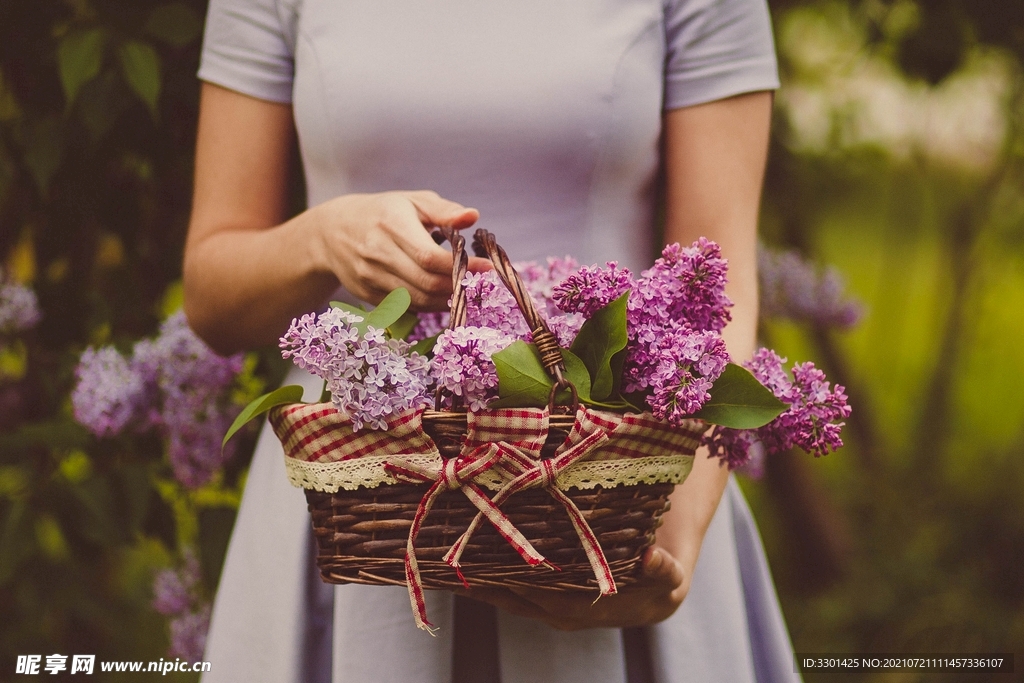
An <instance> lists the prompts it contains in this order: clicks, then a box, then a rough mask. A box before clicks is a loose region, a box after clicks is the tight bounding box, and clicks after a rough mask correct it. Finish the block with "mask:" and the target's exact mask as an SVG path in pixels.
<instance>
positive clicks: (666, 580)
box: [643, 546, 683, 590]
mask: <svg viewBox="0 0 1024 683" xmlns="http://www.w3.org/2000/svg"><path fill="white" fill-rule="evenodd" d="M643 569H644V583H649V584H650V585H659V584H660V585H664V586H665V587H667V588H668V589H669V590H675V589H676V588H677V587H678V586H680V585H682V583H683V566H682V565H681V564H679V561H678V560H676V558H674V557H672V556H671V555H670V554H669V553H668V551H666V550H665V549H664V548H659V547H657V546H651V547H650V548H648V549H647V552H646V553H644V559H643Z"/></svg>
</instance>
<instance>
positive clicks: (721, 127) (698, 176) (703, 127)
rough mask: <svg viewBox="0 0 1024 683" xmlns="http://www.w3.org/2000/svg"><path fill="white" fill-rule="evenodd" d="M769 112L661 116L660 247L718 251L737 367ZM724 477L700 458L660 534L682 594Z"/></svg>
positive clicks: (709, 107) (744, 338)
mask: <svg viewBox="0 0 1024 683" xmlns="http://www.w3.org/2000/svg"><path fill="white" fill-rule="evenodd" d="M771 105H772V96H771V93H768V92H759V93H752V94H749V95H741V96H739V97H733V98H730V99H727V100H721V101H718V102H711V103H709V104H703V105H698V106H695V107H687V108H685V109H676V110H674V111H671V112H669V113H668V114H667V115H666V116H665V171H666V175H667V177H666V181H667V187H666V193H667V196H666V202H667V206H666V209H667V210H666V218H665V241H666V242H679V243H680V244H683V245H688V244H690V243H692V242H693V241H694V240H695V239H697V238H698V237H700V236H701V235H703V236H705V237H707V238H708V239H712V240H714V241H715V242H718V244H719V245H720V246H721V247H722V254H723V256H725V258H727V259H728V260H729V282H728V284H727V285H726V291H727V293H728V294H729V297H730V298H731V299H732V301H733V304H734V306H733V308H732V321H731V322H730V323H729V325H728V326H727V327H726V328H725V330H724V331H723V333H722V336H723V337H724V338H725V342H726V345H727V346H728V347H729V353H730V355H732V357H733V360H734V361H736V362H741V361H745V360H747V359H748V358H750V356H751V355H752V354H753V352H754V346H755V342H756V340H755V337H756V333H757V215H758V209H759V207H760V203H761V185H762V181H763V178H764V169H765V161H766V159H767V154H768V129H769V123H770V120H771ZM728 475H729V470H728V469H727V468H726V467H723V466H721V465H720V461H719V460H718V459H717V458H716V459H711V458H708V457H706V453H703V452H698V454H697V457H696V458H695V459H694V463H693V471H692V472H691V473H690V476H689V477H687V479H686V481H685V482H684V483H683V485H682V486H679V487H677V489H676V491H675V492H674V493H673V494H672V497H671V498H670V500H671V501H672V509H671V510H670V511H669V512H668V513H667V514H666V515H665V517H664V524H663V525H662V527H661V528H660V529H659V530H658V545H659V546H661V547H663V548H665V549H666V550H667V551H668V552H669V553H670V554H671V555H672V556H673V557H675V558H676V559H677V560H678V561H679V562H680V563H681V564H682V566H683V569H684V574H685V575H686V577H687V578H686V580H685V582H684V583H685V584H687V587H688V584H689V577H690V576H691V575H692V573H693V568H694V566H695V565H696V563H697V555H698V554H699V553H700V545H701V543H702V541H703V539H704V533H705V532H706V531H707V528H708V525H709V524H710V523H711V517H712V516H713V515H714V513H715V510H716V509H717V508H718V502H719V500H720V499H721V497H722V492H723V490H724V489H725V484H726V482H727V481H728Z"/></svg>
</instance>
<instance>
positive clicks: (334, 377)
mask: <svg viewBox="0 0 1024 683" xmlns="http://www.w3.org/2000/svg"><path fill="white" fill-rule="evenodd" d="M361 321H362V317H360V316H358V315H355V314H353V313H348V312H346V311H343V310H341V309H337V308H332V309H329V310H328V311H326V312H324V313H322V314H320V315H319V316H315V315H313V314H307V315H304V316H302V317H301V318H299V319H297V320H293V321H292V325H291V327H290V328H289V329H288V332H287V333H286V334H285V336H284V337H282V338H281V344H280V346H281V349H282V352H281V355H282V356H283V357H285V358H291V359H292V361H293V362H294V363H295V364H296V365H298V366H299V367H301V368H305V369H307V370H309V371H310V372H311V373H313V374H314V375H316V376H318V377H321V378H323V379H324V380H326V381H327V389H328V391H330V392H331V400H332V402H333V403H334V406H335V407H336V408H337V409H338V410H339V411H340V412H341V413H342V414H344V415H346V416H348V417H349V418H350V419H351V420H352V424H353V426H354V428H355V429H356V430H359V429H362V428H363V426H364V425H365V424H369V425H370V426H371V427H372V428H374V429H387V418H388V416H390V415H393V414H395V413H398V412H401V411H403V410H406V409H408V408H411V407H414V406H419V405H427V404H428V403H429V402H430V397H429V389H430V383H431V382H430V372H429V362H428V361H427V359H426V357H424V356H421V355H419V354H418V353H412V352H411V351H410V349H411V348H412V347H411V345H410V344H409V343H408V342H405V341H402V340H400V339H386V338H385V335H384V330H378V329H376V328H373V327H370V328H369V329H368V330H367V331H366V332H365V333H363V334H360V332H359V330H358V329H357V328H356V327H355V325H354V323H357V322H361Z"/></svg>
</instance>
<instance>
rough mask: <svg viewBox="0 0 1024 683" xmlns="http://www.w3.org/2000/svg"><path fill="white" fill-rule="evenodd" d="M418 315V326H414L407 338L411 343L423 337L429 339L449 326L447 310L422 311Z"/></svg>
mask: <svg viewBox="0 0 1024 683" xmlns="http://www.w3.org/2000/svg"><path fill="white" fill-rule="evenodd" d="M418 317H419V321H418V322H417V323H416V327H414V328H412V332H410V333H409V336H408V337H407V338H406V341H407V342H409V343H410V344H415V343H416V342H418V341H421V340H423V339H429V338H430V337H433V336H434V335H435V334H439V333H440V332H441V331H442V330H443V329H445V328H446V327H448V317H449V316H448V312H447V311H436V312H434V311H430V312H425V313H420V314H419V316H418Z"/></svg>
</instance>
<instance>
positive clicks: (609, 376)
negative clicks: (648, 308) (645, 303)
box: [570, 292, 629, 401]
mask: <svg viewBox="0 0 1024 683" xmlns="http://www.w3.org/2000/svg"><path fill="white" fill-rule="evenodd" d="M628 300H629V292H626V293H625V294H623V295H622V296H620V297H619V298H617V299H615V300H614V301H611V302H609V303H608V305H607V306H604V307H602V308H599V309H598V310H597V311H596V312H595V313H594V315H592V316H591V317H590V320H588V321H587V322H585V323H583V327H581V328H580V331H579V334H577V335H576V339H575V340H573V342H572V346H571V347H570V350H571V351H572V352H573V353H575V354H576V355H577V356H579V358H580V360H582V361H583V363H584V364H585V365H586V366H587V370H589V371H590V377H591V379H592V380H593V386H592V387H591V395H592V397H593V398H594V399H595V400H598V401H603V400H604V399H606V398H608V397H609V396H611V395H612V391H613V389H614V388H615V384H616V381H615V380H616V379H617V377H616V373H615V371H614V368H613V367H612V358H613V357H614V356H615V355H616V354H617V353H619V352H620V351H622V350H623V349H625V348H626V343H627V342H628V341H629V337H628V335H627V333H626V302H627V301H628ZM621 370H622V366H621V364H620V365H619V372H620V373H621Z"/></svg>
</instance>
